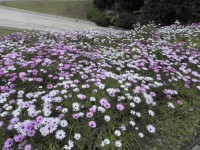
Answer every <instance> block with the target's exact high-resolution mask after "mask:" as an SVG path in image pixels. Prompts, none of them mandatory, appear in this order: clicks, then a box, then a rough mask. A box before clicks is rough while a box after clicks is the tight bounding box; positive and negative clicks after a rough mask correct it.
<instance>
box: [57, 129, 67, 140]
mask: <svg viewBox="0 0 200 150" xmlns="http://www.w3.org/2000/svg"><path fill="white" fill-rule="evenodd" d="M65 136H66V133H65V131H64V130H58V131H57V132H56V139H58V140H62V139H63V138H65Z"/></svg>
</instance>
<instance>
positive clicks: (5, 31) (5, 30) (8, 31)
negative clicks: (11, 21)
mask: <svg viewBox="0 0 200 150" xmlns="http://www.w3.org/2000/svg"><path fill="white" fill-rule="evenodd" d="M18 31H21V30H20V29H13V28H5V27H0V36H2V35H7V34H11V33H14V32H18Z"/></svg>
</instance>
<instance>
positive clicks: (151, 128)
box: [147, 124, 156, 133]
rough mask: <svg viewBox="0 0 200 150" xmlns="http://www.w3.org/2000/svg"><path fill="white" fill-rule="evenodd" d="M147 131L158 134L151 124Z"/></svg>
mask: <svg viewBox="0 0 200 150" xmlns="http://www.w3.org/2000/svg"><path fill="white" fill-rule="evenodd" d="M147 130H148V131H149V132H150V133H155V132H156V128H155V127H154V126H153V125H151V124H149V125H147Z"/></svg>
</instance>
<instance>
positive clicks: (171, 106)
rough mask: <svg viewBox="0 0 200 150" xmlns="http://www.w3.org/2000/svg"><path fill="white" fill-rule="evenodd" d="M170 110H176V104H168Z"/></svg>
mask: <svg viewBox="0 0 200 150" xmlns="http://www.w3.org/2000/svg"><path fill="white" fill-rule="evenodd" d="M167 106H168V107H169V108H172V109H174V108H175V106H174V104H172V103H170V102H169V103H168V105H167Z"/></svg>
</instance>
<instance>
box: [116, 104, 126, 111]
mask: <svg viewBox="0 0 200 150" xmlns="http://www.w3.org/2000/svg"><path fill="white" fill-rule="evenodd" d="M116 108H117V109H118V110H119V111H123V110H124V109H125V107H124V105H123V104H121V103H118V104H117V105H116Z"/></svg>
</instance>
